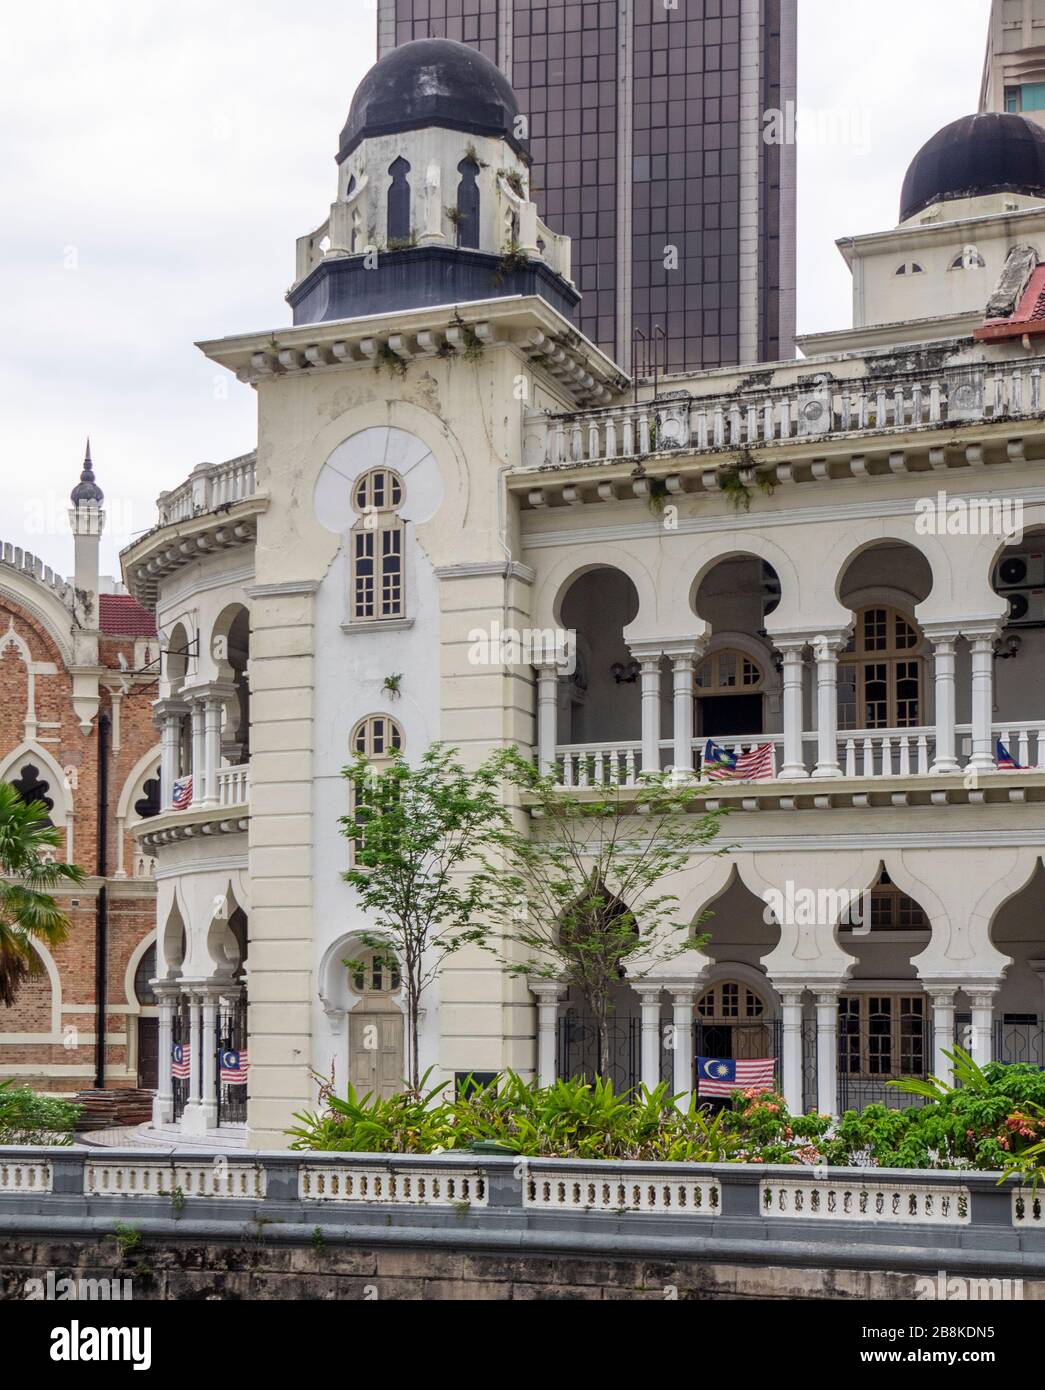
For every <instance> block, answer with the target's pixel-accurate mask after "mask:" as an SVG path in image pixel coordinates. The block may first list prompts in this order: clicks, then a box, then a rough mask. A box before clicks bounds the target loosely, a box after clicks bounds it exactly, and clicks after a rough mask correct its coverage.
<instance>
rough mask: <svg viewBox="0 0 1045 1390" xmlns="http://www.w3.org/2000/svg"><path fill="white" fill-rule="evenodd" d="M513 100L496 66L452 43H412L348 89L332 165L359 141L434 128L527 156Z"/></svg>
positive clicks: (391, 54)
mask: <svg viewBox="0 0 1045 1390" xmlns="http://www.w3.org/2000/svg"><path fill="white" fill-rule="evenodd" d="M518 115H519V101H518V98H517V97H516V95H515V92H514V91H513V90H512V84H511V83H510V82H509V81H508V79H507V77H505V75H504V73H503V72H501V70H500V68H498V67H497V66H496V64H494V63H491V62H490V60H489V58H487V57H484V55H483V54H482V53H480V52H479V51H478V50H477V49H474V48H469V47H468V45H467V44H463V43H456V42H455V41H454V40H453V39H415V40H414V41H413V43H405V44H403V46H402V47H401V48H393V49H392V50H391V52H389V53H386V54H385V56H384V57H383V58H382V59H381V60H380V62H377V63H375V64H374V66H373V67H372V68H371V69H370V71H369V72H368V73H367V75H366V76H365V77H364V78H363V80H362V82H360V84H359V86H358V87H357V88H356V94H355V96H354V97H353V98H352V106H351V108H350V110H349V113H348V120H347V121H346V122H345V128H344V130H343V131H342V132H341V145H340V148H339V150H338V156H337V162H338V163H339V164H341V163H343V162H344V160H346V159H347V158H348V156H349V155H350V154H351V153H352V151H353V150H354V149H355V148H356V146H357V145H358V144H359V142H360V141H361V140H366V139H368V138H370V137H372V136H375V135H397V134H399V132H400V131H404V130H420V129H423V128H424V127H425V126H441V127H442V128H443V129H445V130H462V131H466V132H467V133H468V134H470V135H493V136H497V137H498V138H500V139H503V140H507V141H508V143H509V144H510V145H511V146H512V148H513V149H514V150H515V151H516V153H517V154H519V155H521V156H522V157H523V158H524V159H528V158H529V155H528V152H527V149H526V145H525V143H524V142H523V141H522V140H520V139H519V138H518V136H517V135H516V131H515V121H516V117H517V116H518Z"/></svg>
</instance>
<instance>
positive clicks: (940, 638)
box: [922, 619, 962, 647]
mask: <svg viewBox="0 0 1045 1390" xmlns="http://www.w3.org/2000/svg"><path fill="white" fill-rule="evenodd" d="M922 632H923V633H924V634H925V636H926V637H927V638H928V639H929V641H930V642H931V643H932V645H933V646H934V647H941V646H946V645H948V644H953V643H955V642H957V640H958V638H959V637H960V636H961V635H962V628H961V623H960V622H957V621H956V620H954V619H951V620H950V621H949V622H946V621H945V622H938V623H923V624H922Z"/></svg>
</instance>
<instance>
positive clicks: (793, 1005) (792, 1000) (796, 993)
mask: <svg viewBox="0 0 1045 1390" xmlns="http://www.w3.org/2000/svg"><path fill="white" fill-rule="evenodd" d="M777 994H778V995H779V997H780V1005H781V1008H784V1009H800V1008H801V1007H802V1001H803V999H804V998H805V987H804V986H795V985H785V986H781V987H780V988H778V989H777Z"/></svg>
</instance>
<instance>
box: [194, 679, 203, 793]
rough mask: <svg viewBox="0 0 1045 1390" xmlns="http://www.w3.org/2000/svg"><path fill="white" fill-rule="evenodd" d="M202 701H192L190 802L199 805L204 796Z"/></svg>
mask: <svg viewBox="0 0 1045 1390" xmlns="http://www.w3.org/2000/svg"><path fill="white" fill-rule="evenodd" d="M203 735H204V728H203V701H202V700H193V701H192V804H193V806H199V805H201V804H202V802H203V798H204V771H203V769H204V751H203Z"/></svg>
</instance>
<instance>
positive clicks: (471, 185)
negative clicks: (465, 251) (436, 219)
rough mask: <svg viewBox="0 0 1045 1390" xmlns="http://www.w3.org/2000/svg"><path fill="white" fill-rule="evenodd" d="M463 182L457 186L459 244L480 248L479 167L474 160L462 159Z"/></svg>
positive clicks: (460, 166)
mask: <svg viewBox="0 0 1045 1390" xmlns="http://www.w3.org/2000/svg"><path fill="white" fill-rule="evenodd" d="M457 171H458V173H459V174H460V175H461V182H460V183H459V184H458V185H457V244H458V246H470V247H473V248H475V249H478V247H479V185H478V184H477V183H476V179H477V178H478V177H479V166H478V164H476V162H475V160H474V159H462V160H461V162H460V164H458V166H457Z"/></svg>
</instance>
